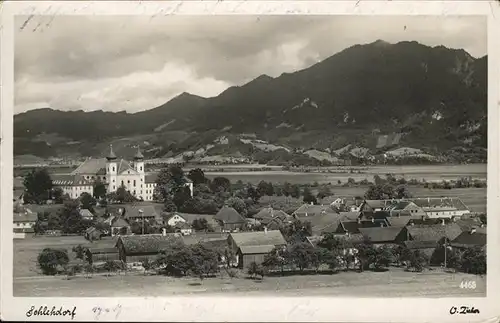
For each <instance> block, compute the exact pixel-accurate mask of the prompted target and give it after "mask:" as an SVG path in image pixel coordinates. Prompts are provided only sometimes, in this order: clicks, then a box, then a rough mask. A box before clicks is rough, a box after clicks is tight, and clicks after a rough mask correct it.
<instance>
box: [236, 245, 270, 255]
mask: <svg viewBox="0 0 500 323" xmlns="http://www.w3.org/2000/svg"><path fill="white" fill-rule="evenodd" d="M274 247H275V246H274V245H258V246H241V247H240V251H241V253H242V254H244V255H252V254H267V253H270V252H271V251H273V249H274Z"/></svg>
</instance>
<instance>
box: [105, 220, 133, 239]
mask: <svg viewBox="0 0 500 323" xmlns="http://www.w3.org/2000/svg"><path fill="white" fill-rule="evenodd" d="M110 227H111V236H113V237H114V236H123V235H128V234H130V232H131V228H130V224H129V223H128V222H127V221H126V220H125V219H123V218H122V217H114V218H113V219H112V220H111V224H110Z"/></svg>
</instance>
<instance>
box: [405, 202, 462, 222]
mask: <svg viewBox="0 0 500 323" xmlns="http://www.w3.org/2000/svg"><path fill="white" fill-rule="evenodd" d="M410 200H411V201H412V202H413V203H415V204H416V205H417V206H419V207H420V208H422V210H423V211H424V212H425V213H426V215H427V216H428V217H429V218H452V217H457V218H459V217H461V216H463V215H467V214H470V210H469V209H468V208H467V206H466V205H465V204H464V203H463V202H462V200H460V199H459V198H457V197H443V198H430V197H427V198H414V199H410Z"/></svg>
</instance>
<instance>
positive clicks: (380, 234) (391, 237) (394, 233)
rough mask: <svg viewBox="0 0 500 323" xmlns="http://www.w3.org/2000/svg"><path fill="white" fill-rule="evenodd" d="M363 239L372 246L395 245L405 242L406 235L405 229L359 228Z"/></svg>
mask: <svg viewBox="0 0 500 323" xmlns="http://www.w3.org/2000/svg"><path fill="white" fill-rule="evenodd" d="M359 232H360V233H361V234H362V235H363V238H364V239H368V240H370V241H371V242H372V243H373V244H374V245H376V246H377V245H386V244H392V245H397V244H400V243H402V242H403V241H405V240H407V236H408V233H407V232H406V228H405V227H402V228H401V227H400V228H398V227H378V228H377V227H373V228H359Z"/></svg>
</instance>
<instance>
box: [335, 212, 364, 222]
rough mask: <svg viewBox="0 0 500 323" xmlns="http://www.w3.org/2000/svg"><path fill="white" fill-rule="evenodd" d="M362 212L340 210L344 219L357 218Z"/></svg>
mask: <svg viewBox="0 0 500 323" xmlns="http://www.w3.org/2000/svg"><path fill="white" fill-rule="evenodd" d="M360 214H361V212H340V217H341V218H342V219H343V220H357V219H358V218H359V216H360Z"/></svg>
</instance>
